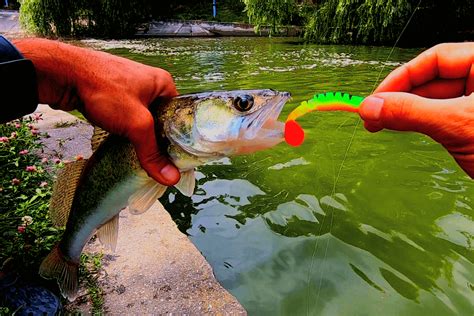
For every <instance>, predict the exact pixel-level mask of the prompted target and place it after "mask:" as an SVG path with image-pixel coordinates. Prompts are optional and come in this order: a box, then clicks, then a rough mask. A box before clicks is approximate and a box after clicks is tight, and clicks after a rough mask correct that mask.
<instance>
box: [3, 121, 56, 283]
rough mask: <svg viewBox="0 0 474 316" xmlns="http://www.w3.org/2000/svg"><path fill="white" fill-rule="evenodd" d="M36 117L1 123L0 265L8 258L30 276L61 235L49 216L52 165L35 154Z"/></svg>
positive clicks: (19, 269)
mask: <svg viewBox="0 0 474 316" xmlns="http://www.w3.org/2000/svg"><path fill="white" fill-rule="evenodd" d="M36 119H39V117H37V118H28V119H23V120H20V121H14V122H11V123H8V124H2V125H0V165H1V166H2V168H1V169H0V201H1V204H0V235H1V237H0V249H2V251H1V252H0V265H1V264H2V263H3V262H5V261H6V260H7V259H8V261H10V263H13V265H14V267H15V268H16V269H17V270H18V271H20V272H22V274H24V275H25V274H26V275H29V276H34V275H36V273H37V271H38V266H39V264H40V262H41V260H42V258H44V257H45V256H46V255H47V254H48V252H49V251H50V249H51V248H52V247H53V246H54V245H55V244H56V243H57V241H58V240H59V237H60V235H61V230H59V229H56V228H54V227H53V225H52V223H51V220H50V218H49V216H48V208H49V199H50V197H51V183H52V182H51V181H52V178H51V176H50V175H49V174H48V172H47V171H46V170H47V168H51V167H52V166H51V165H50V164H49V163H48V162H47V161H46V160H42V159H41V158H40V157H39V156H38V155H37V151H38V150H40V148H41V145H40V144H39V143H38V140H39V138H40V137H41V135H39V134H38V131H37V130H36V129H34V127H33V125H32V123H34V122H35V121H36Z"/></svg>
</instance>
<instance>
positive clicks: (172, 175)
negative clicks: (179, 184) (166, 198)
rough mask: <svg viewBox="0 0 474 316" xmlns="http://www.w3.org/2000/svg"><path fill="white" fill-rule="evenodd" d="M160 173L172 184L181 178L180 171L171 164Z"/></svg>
mask: <svg viewBox="0 0 474 316" xmlns="http://www.w3.org/2000/svg"><path fill="white" fill-rule="evenodd" d="M160 173H161V175H162V176H163V177H164V178H165V179H166V180H168V181H170V182H173V181H176V179H177V178H178V177H179V172H178V170H177V169H176V167H175V166H173V165H171V164H169V165H166V166H164V167H163V169H161V171H160Z"/></svg>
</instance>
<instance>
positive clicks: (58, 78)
mask: <svg viewBox="0 0 474 316" xmlns="http://www.w3.org/2000/svg"><path fill="white" fill-rule="evenodd" d="M13 43H14V45H15V46H16V48H17V49H18V50H19V51H20V53H21V54H22V55H23V56H24V57H25V58H27V59H29V60H31V61H32V62H33V65H34V66H35V69H36V76H37V82H38V99H39V102H40V103H45V104H49V105H50V106H52V107H54V108H59V109H62V110H72V109H74V108H76V107H77V106H78V104H77V103H78V101H79V100H78V98H77V94H76V86H77V85H76V80H75V78H76V77H77V75H76V72H77V71H78V67H80V66H81V62H80V61H79V60H78V57H79V56H78V54H77V52H75V47H74V46H71V45H67V44H64V43H60V42H57V41H51V40H45V39H18V40H14V41H13Z"/></svg>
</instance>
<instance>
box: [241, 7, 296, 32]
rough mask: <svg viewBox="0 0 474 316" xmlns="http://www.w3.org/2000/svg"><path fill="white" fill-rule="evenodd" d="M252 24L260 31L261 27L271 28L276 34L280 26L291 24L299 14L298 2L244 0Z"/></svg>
mask: <svg viewBox="0 0 474 316" xmlns="http://www.w3.org/2000/svg"><path fill="white" fill-rule="evenodd" d="M242 2H244V3H245V10H246V12H247V15H248V17H249V21H250V23H252V24H254V25H255V26H256V28H257V30H258V28H260V27H261V26H263V25H265V26H269V27H270V28H271V30H272V32H276V31H277V28H278V27H279V26H282V25H285V24H289V23H291V21H292V19H293V16H294V15H295V14H296V13H297V10H298V6H297V3H296V0H242Z"/></svg>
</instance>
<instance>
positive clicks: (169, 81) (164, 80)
mask: <svg viewBox="0 0 474 316" xmlns="http://www.w3.org/2000/svg"><path fill="white" fill-rule="evenodd" d="M155 87H156V88H155V96H154V99H156V98H172V97H175V96H177V95H178V90H177V89H176V85H175V83H174V80H173V77H172V76H171V74H170V73H169V72H167V71H166V70H163V69H159V68H156V72H155Z"/></svg>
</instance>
